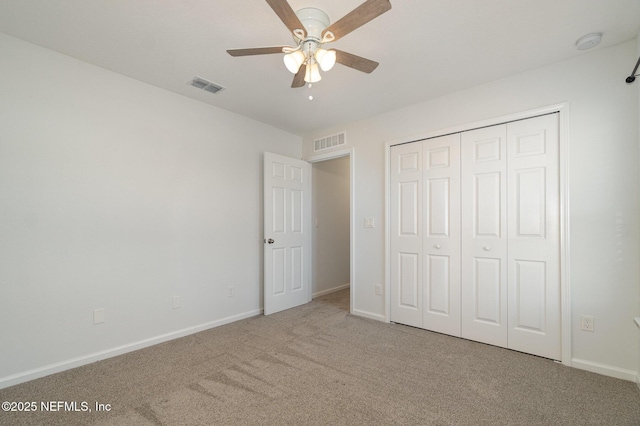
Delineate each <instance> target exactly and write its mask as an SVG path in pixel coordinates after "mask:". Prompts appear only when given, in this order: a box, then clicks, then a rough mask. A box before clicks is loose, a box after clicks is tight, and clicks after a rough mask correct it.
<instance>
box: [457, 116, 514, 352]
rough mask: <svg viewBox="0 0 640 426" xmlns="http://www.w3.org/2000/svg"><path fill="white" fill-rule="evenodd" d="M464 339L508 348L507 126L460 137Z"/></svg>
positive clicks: (488, 128) (493, 127)
mask: <svg viewBox="0 0 640 426" xmlns="http://www.w3.org/2000/svg"><path fill="white" fill-rule="evenodd" d="M461 157H462V180H461V187H462V188H461V190H462V201H461V202H462V259H463V260H462V263H463V264H462V337H464V338H467V339H471V340H476V341H479V342H484V343H489V344H492V345H496V346H503V347H506V346H507V206H506V191H507V183H506V177H507V176H506V171H507V163H506V160H507V158H506V125H499V126H492V127H487V128H483V129H477V130H473V131H469V132H463V133H462V140H461Z"/></svg>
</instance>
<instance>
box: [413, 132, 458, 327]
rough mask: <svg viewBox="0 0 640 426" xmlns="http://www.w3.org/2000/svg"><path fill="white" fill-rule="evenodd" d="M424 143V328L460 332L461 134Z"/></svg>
mask: <svg viewBox="0 0 640 426" xmlns="http://www.w3.org/2000/svg"><path fill="white" fill-rule="evenodd" d="M422 146H423V149H422V158H423V159H424V164H423V179H422V182H423V194H424V196H423V197H422V199H423V212H424V238H423V250H422V251H423V266H422V272H423V280H422V283H423V300H424V302H423V306H424V309H423V312H424V316H423V328H426V329H427V330H432V331H437V332H439V333H445V334H450V335H452V336H460V134H454V135H448V136H442V137H439V138H434V139H428V140H425V141H424V142H422Z"/></svg>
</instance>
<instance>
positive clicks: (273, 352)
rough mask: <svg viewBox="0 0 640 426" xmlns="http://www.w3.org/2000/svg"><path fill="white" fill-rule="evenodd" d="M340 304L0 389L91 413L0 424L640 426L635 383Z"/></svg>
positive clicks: (3, 395) (332, 300) (29, 415)
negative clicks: (361, 314)
mask: <svg viewBox="0 0 640 426" xmlns="http://www.w3.org/2000/svg"><path fill="white" fill-rule="evenodd" d="M348 297H349V293H348V290H343V291H341V292H337V293H332V294H329V295H326V296H323V297H320V298H318V299H315V300H314V301H313V302H311V303H309V304H306V305H303V306H300V307H297V308H294V309H290V310H287V311H284V312H280V313H278V314H274V315H271V316H268V317H265V316H257V317H253V318H249V319H246V320H242V321H238V322H235V323H233V324H229V325H225V326H222V327H218V328H215V329H211V330H208V331H204V332H201V333H197V334H193V335H190V336H187V337H184V338H181V339H176V340H173V341H170V342H167V343H163V344H160V345H156V346H153V347H150V348H146V349H142V350H139V351H136V352H131V353H129V354H125V355H121V356H118V357H114V358H110V359H107V360H104V361H100V362H97V363H93V364H90V365H86V366H83V367H79V368H75V369H73V370H69V371H65V372H62V373H58V374H55V375H51V376H48V377H45V378H42V379H38V380H33V381H31V382H27V383H23V384H20V385H17V386H13V387H10V388H6V389H2V390H0V401H23V402H28V401H34V402H37V404H38V406H39V407H40V404H41V402H42V401H66V402H75V403H76V404H77V409H79V410H82V408H83V407H87V408H90V409H91V412H89V411H86V412H82V411H65V410H64V407H62V408H63V409H62V410H60V411H49V412H44V411H42V410H41V409H38V411H35V412H0V424H2V425H90V424H95V425H640V391H638V388H637V387H636V385H635V384H634V383H631V382H627V381H623V380H618V379H614V378H610V377H605V376H601V375H598V374H594V373H589V372H586V371H581V370H577V369H573V368H568V367H565V366H563V365H561V364H558V363H555V362H553V361H550V360H547V359H543V358H539V357H535V356H531V355H526V354H522V353H519V352H514V351H510V350H506V349H501V348H496V347H492V346H487V345H483V344H480V343H475V342H470V341H467V340H463V339H458V338H454V337H449V336H445V335H441V334H437V333H431V332H428V331H425V330H419V329H415V328H411V327H406V326H402V325H396V324H384V323H380V322H377V321H372V320H368V319H364V318H360V317H356V316H352V315H350V314H349V313H348V309H349V308H348V306H349V300H348ZM96 402H97V403H100V404H104V405H103V407H104V408H105V409H106V408H107V407H108V408H109V410H108V411H97V410H96V405H95V404H96ZM83 403H86V404H87V405H86V406H83V405H82V404H83ZM107 404H108V406H107ZM53 406H54V407H56V405H55V404H54V405H53ZM68 408H71V407H68Z"/></svg>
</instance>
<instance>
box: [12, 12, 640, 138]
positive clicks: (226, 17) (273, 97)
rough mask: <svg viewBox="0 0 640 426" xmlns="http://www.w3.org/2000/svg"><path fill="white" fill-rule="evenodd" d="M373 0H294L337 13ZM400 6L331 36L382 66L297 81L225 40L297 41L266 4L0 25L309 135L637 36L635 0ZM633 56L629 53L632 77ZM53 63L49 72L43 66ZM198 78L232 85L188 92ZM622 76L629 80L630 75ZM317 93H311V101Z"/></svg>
mask: <svg viewBox="0 0 640 426" xmlns="http://www.w3.org/2000/svg"><path fill="white" fill-rule="evenodd" d="M363 1H364V0H341V1H336V0H333V1H330V0H290V1H289V3H290V4H291V7H292V8H293V9H294V10H298V9H301V8H303V7H317V8H320V9H322V10H324V11H325V12H326V13H327V14H328V15H329V17H330V19H331V22H334V21H336V20H337V19H339V18H340V17H342V16H344V15H345V14H346V13H348V12H349V11H351V10H352V9H354V8H355V7H357V6H358V5H359V4H360V3H362V2H363ZM391 4H392V9H391V10H390V11H389V12H387V13H385V14H384V15H382V16H380V17H378V18H376V19H375V20H373V21H371V22H370V23H368V24H366V25H365V26H363V27H361V28H359V29H358V30H356V31H354V32H353V33H351V34H349V35H347V36H345V37H344V38H342V39H340V40H338V41H337V42H335V43H333V46H334V47H336V48H339V49H341V50H344V51H347V52H350V53H354V54H356V55H359V56H364V57H366V58H369V59H373V60H375V61H378V62H380V66H379V67H378V69H376V70H375V71H374V72H373V73H372V74H364V73H361V72H359V71H355V70H353V69H350V68H346V67H344V66H341V65H339V64H338V65H336V66H335V67H334V68H333V69H332V70H331V71H329V72H326V73H323V79H322V81H320V82H319V83H317V84H314V85H313V88H312V89H308V88H299V89H291V88H290V85H291V81H292V78H293V75H292V74H291V73H289V72H288V71H287V70H286V68H285V67H284V64H283V62H282V57H281V56H282V55H279V54H275V55H261V56H250V57H238V58H234V57H231V56H229V55H228V54H227V53H226V49H229V48H244V47H258V46H273V45H283V44H292V38H291V35H290V33H289V31H288V30H287V29H286V27H285V26H284V25H283V23H282V22H281V21H280V19H279V18H278V17H277V16H276V15H275V13H274V12H273V11H272V10H271V9H270V7H269V6H268V4H267V3H266V2H265V1H264V0H242V1H239V0H182V1H176V0H91V1H87V0H0V31H1V32H4V33H6V34H9V35H12V36H15V37H18V38H21V39H24V40H27V41H30V42H32V43H35V44H38V45H40V46H44V47H47V48H50V49H53V50H55V51H58V52H61V53H64V54H67V55H70V56H73V57H75V58H78V59H81V60H84V61H86V62H89V63H92V64H95V65H98V66H100V67H103V68H106V69H109V70H112V71H115V72H118V73H120V74H124V75H127V76H130V77H133V78H135V79H138V80H141V81H144V82H146V83H149V84H152V85H154V86H158V87H162V88H164V89H167V90H170V91H172V92H175V93H179V94H182V95H184V96H188V97H191V98H194V99H198V100H200V101H202V102H206V103H209V104H211V105H215V106H218V107H220V108H224V109H227V110H230V111H233V112H236V113H238V114H242V115H244V116H247V117H251V118H253V119H255V120H258V121H261V122H264V123H267V124H270V125H272V126H275V127H278V128H281V129H284V130H286V131H289V132H291V133H294V134H299V135H303V134H304V133H306V132H309V131H312V130H314V129H318V128H322V127H328V126H333V125H338V124H341V123H346V122H351V121H355V120H358V119H361V118H365V117H368V116H372V115H375V114H379V113H382V112H385V111H389V110H393V109H397V108H401V107H403V106H406V105H410V104H414V103H417V102H421V101H424V100H427V99H430V98H434V97H438V96H441V95H443V94H446V93H451V92H454V91H458V90H461V89H464V88H467V87H471V86H475V85H478V84H482V83H485V82H489V81H492V80H496V79H499V78H502V77H505V76H508V75H512V74H515V73H519V72H521V71H524V70H527V69H531V68H536V67H540V66H543V65H546V64H550V63H553V62H557V61H560V60H563V59H566V58H569V57H572V56H575V55H580V54H584V53H585V52H584V51H578V50H576V48H575V42H576V40H577V39H578V38H579V37H581V36H583V35H585V34H587V33H590V32H602V33H604V38H603V41H602V43H601V44H600V46H598V47H596V48H595V49H600V48H603V47H606V46H611V45H615V44H618V43H621V42H624V41H627V40H630V39H632V38H634V37H635V36H636V34H637V33H638V31H639V29H640V1H639V0H484V1H480V0H391ZM636 59H637V58H633V57H630V58H629V72H631V69H632V68H633V66H634V65H635V61H636ZM43 72H46V70H43ZM196 75H197V76H200V77H203V78H206V79H208V80H211V81H213V82H215V83H217V84H220V85H222V86H224V87H225V88H226V89H225V90H224V91H221V92H219V93H218V94H216V95H213V94H210V93H207V92H204V91H201V90H198V89H196V88H194V87H191V86H190V85H189V84H188V83H189V81H190V80H191V79H192V78H193V77H194V76H196ZM624 77H626V75H621V76H620V78H621V81H623V80H624ZM309 90H311V93H312V94H313V96H314V100H313V101H309V100H308V99H307V97H308V95H309Z"/></svg>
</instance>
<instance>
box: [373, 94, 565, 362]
mask: <svg viewBox="0 0 640 426" xmlns="http://www.w3.org/2000/svg"><path fill="white" fill-rule="evenodd" d="M556 112H557V113H558V125H559V131H558V136H559V164H558V166H559V190H560V309H561V318H562V320H561V321H562V324H561V330H562V331H561V335H562V342H561V346H562V364H564V365H566V366H571V356H572V354H571V275H570V247H569V242H570V239H569V236H570V229H569V199H570V197H569V103H568V102H563V103H560V104H555V105H549V106H546V107H540V108H536V109H531V110H527V111H522V112H517V113H513V114H508V115H503V116H499V117H494V118H489V119H486V120H482V121H476V122H472V123H468V124H463V125H459V126H454V127H448V128H444V129H440V130H435V131H430V132H426V133H423V134H418V135H415V136H412V137H407V138H401V139H395V140H392V141H388V142H386V143H385V277H384V279H385V292H384V298H385V302H384V310H385V312H384V319H385V322H390V321H391V318H390V312H391V298H390V297H389V295H390V291H391V271H390V257H389V256H390V255H391V235H390V229H391V228H390V226H391V204H390V202H391V200H390V197H391V194H390V192H391V175H390V173H391V170H390V163H389V162H390V161H391V147H392V146H394V145H400V144H405V143H412V142H418V141H421V140H424V139H431V138H436V137H439V136H446V135H449V134H452V133H460V132H464V131H469V130H473V129H479V128H482V127H487V126H495V125H497V124H502V123H508V122H510V121H517V120H526V119H528V118H533V117H536V116H538V115H544V114H551V113H556Z"/></svg>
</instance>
